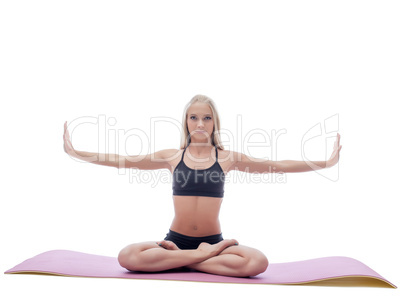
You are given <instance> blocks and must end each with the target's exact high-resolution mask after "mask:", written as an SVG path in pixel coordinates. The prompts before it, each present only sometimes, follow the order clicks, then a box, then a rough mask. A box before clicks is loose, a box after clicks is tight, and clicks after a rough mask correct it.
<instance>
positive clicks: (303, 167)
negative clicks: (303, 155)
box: [279, 160, 329, 173]
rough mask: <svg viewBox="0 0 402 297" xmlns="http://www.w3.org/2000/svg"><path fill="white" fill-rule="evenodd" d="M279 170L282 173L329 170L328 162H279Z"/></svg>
mask: <svg viewBox="0 0 402 297" xmlns="http://www.w3.org/2000/svg"><path fill="white" fill-rule="evenodd" d="M279 164H280V166H279V169H280V171H281V172H284V173H285V172H307V171H313V170H320V169H324V168H328V167H329V166H327V161H307V162H305V161H293V160H284V161H279Z"/></svg>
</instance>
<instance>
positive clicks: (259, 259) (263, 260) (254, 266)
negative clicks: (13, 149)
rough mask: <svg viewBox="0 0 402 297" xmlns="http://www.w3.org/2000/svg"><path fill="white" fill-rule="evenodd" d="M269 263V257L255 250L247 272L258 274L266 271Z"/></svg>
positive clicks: (251, 274)
mask: <svg viewBox="0 0 402 297" xmlns="http://www.w3.org/2000/svg"><path fill="white" fill-rule="evenodd" d="M268 265H269V261H268V258H267V257H266V256H265V255H264V254H263V253H262V252H260V251H258V250H257V251H256V252H254V253H253V254H252V255H251V257H250V261H249V263H248V265H247V268H246V269H247V273H246V274H248V275H249V276H256V275H258V274H260V273H263V272H265V270H267V268H268Z"/></svg>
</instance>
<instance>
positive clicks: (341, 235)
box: [0, 0, 402, 296]
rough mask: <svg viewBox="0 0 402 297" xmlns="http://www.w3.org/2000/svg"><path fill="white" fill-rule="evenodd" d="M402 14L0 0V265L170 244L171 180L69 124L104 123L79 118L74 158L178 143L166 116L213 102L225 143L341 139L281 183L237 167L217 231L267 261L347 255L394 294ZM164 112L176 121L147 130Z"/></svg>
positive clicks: (90, 282)
mask: <svg viewBox="0 0 402 297" xmlns="http://www.w3.org/2000/svg"><path fill="white" fill-rule="evenodd" d="M401 13H402V11H401V4H400V2H399V1H351V0H348V1H205V0H204V1H83V0H80V1H2V3H1V5H0V30H1V31H0V32H1V35H0V42H1V46H0V63H1V66H0V75H1V88H0V96H1V117H0V121H1V147H0V149H1V157H2V158H1V159H2V162H1V168H2V170H1V185H2V186H1V206H0V220H1V238H2V244H1V246H0V251H1V253H0V257H1V258H0V272H4V271H6V270H7V269H9V268H11V267H13V266H15V265H16V264H18V263H20V262H22V261H23V260H25V259H27V258H30V257H32V256H34V255H37V254H39V253H42V252H44V251H47V250H52V249H69V250H75V251H81V252H86V253H93V254H99V255H107V256H117V254H118V252H119V251H120V249H121V248H123V247H124V246H126V245H127V244H130V243H132V242H139V241H146V240H160V239H163V237H164V236H165V234H166V233H167V231H168V228H169V226H170V223H171V220H172V218H173V207H172V199H171V195H172V192H171V183H169V182H166V181H165V182H161V181H159V182H156V185H155V184H152V183H151V182H135V180H133V179H132V175H131V177H130V174H129V172H128V171H127V172H126V173H125V174H123V173H122V172H119V171H118V170H117V169H115V168H111V167H104V166H99V165H93V164H90V163H83V162H80V161H78V160H74V159H72V158H70V157H69V156H68V155H66V154H65V153H64V151H63V138H62V135H63V124H64V122H65V121H68V122H69V123H77V122H79V121H87V122H88V121H94V120H95V121H97V120H98V119H107V120H109V119H110V122H108V123H110V124H114V125H113V126H112V125H109V124H107V125H106V126H105V129H106V130H103V131H106V132H102V130H101V132H99V127H100V125H96V124H89V123H87V124H81V125H79V126H76V129H75V130H74V131H73V133H72V137H73V145H74V146H75V148H76V149H78V150H84V151H91V152H97V151H101V152H117V151H118V153H120V154H122V155H129V154H132V155H135V154H146V153H149V152H151V151H155V150H160V149H166V148H179V143H180V133H179V130H178V129H177V126H175V125H174V124H172V123H173V122H174V121H176V122H178V123H180V122H181V117H182V112H183V109H184V106H185V104H186V103H187V102H188V101H189V100H190V99H191V98H192V97H193V96H194V95H196V94H205V95H207V96H209V97H211V98H212V99H213V100H214V101H215V103H216V105H217V107H218V111H219V113H220V116H221V124H222V129H225V130H226V131H229V132H230V133H232V134H233V135H234V136H233V140H232V142H231V143H230V142H227V143H226V146H225V148H226V149H231V150H235V151H242V152H244V153H247V154H249V155H252V156H254V157H260V158H270V159H274V160H286V159H287V160H302V159H303V158H304V157H308V159H310V160H324V159H325V158H327V157H329V154H330V152H331V150H332V145H333V141H334V140H335V138H334V136H335V135H336V132H339V133H340V134H341V144H342V145H343V148H342V151H341V159H340V162H339V164H338V166H336V167H333V168H331V169H328V170H323V171H319V172H308V173H294V174H287V175H286V182H282V183H279V182H274V181H272V176H271V181H270V182H269V181H265V182H263V181H260V182H258V181H255V180H254V181H251V180H250V176H251V175H249V174H245V175H240V174H239V173H235V174H237V177H240V176H242V177H243V178H244V177H245V176H246V177H247V176H248V177H249V180H248V181H243V182H239V181H237V182H235V181H234V176H236V175H235V174H233V173H234V172H231V175H230V176H228V177H227V178H231V179H230V180H228V181H227V183H226V185H225V197H224V202H223V208H222V212H221V224H222V231H223V235H224V237H225V238H236V239H237V240H238V241H239V242H240V243H241V244H244V245H248V246H253V247H255V248H258V249H260V250H261V251H263V252H264V253H265V254H266V255H267V257H268V258H269V260H270V262H271V263H278V262H288V261H298V260H306V259H311V258H319V257H326V256H347V257H352V258H355V259H358V260H360V261H362V262H364V263H365V264H367V265H368V266H370V267H371V268H373V269H374V270H376V271H377V272H378V273H380V274H381V275H383V276H384V277H386V278H387V279H389V280H390V281H391V282H393V283H395V284H396V285H399V286H401V285H402V282H401V276H402V275H401V273H400V267H401V265H402V259H401V256H400V250H401V243H400V242H401V241H400V232H401V231H400V226H401V216H400V199H401V191H400V176H401V174H400V166H401V165H402V164H401V161H400V149H401V141H400V128H401V119H400V109H399V108H397V101H398V99H401V95H402V91H401V81H402V74H401V69H402V59H401V54H400V53H401V52H402V44H401V38H400V37H401V27H402V21H401V17H400V16H401ZM161 117H166V118H168V119H170V120H165V122H163V121H159V122H157V124H156V125H154V126H152V121H153V120H154V121H155V120H158V119H160V118H161ZM155 118H156V119H155ZM329 118H330V120H327V124H329V125H327V126H324V123H325V120H326V119H329ZM239 119H241V123H240V122H239ZM319 124H321V128H322V131H323V132H322V135H320V133H319V134H316V135H318V137H316V138H314V139H310V140H309V141H308V142H305V146H304V149H305V151H304V155H303V154H302V153H303V151H302V147H303V143H304V142H303V137H305V135H307V132H308V131H309V130H310V129H311V128H313V127H315V128H317V127H318V128H319V126H317V125H319ZM325 127H332V128H331V129H329V128H327V130H328V131H329V130H331V131H329V132H328V133H326V130H325ZM136 129H137V130H136ZM118 130H120V131H122V134H120V135H121V137H120V138H119V139H118V140H117V136H116V137H115V138H113V136H114V135H119V134H118V133H117V131H118ZM262 130H264V131H266V135H272V133H273V132H272V131H274V130H275V131H279V130H283V131H286V133H284V134H282V135H280V136H279V137H278V138H277V139H276V141H275V143H274V141H272V140H273V139H267V138H265V141H267V142H268V143H269V141H271V144H272V145H271V147H268V146H266V147H255V148H252V149H250V150H249V151H245V148H244V147H242V146H241V144H242V143H244V142H246V135H247V133H252V134H251V135H252V136H251V138H250V139H249V140H248V141H249V142H256V143H258V142H259V143H260V144H255V146H261V143H262V142H264V136H263V134H261V133H260V135H257V134H253V133H255V132H256V131H260V132H261V131H262ZM335 130H337V131H335ZM139 131H142V132H139ZM239 131H240V132H239ZM253 131H254V132H253ZM314 131H316V130H314ZM334 131H335V132H334ZM229 132H227V133H229ZM310 132H311V131H310ZM102 133H103V134H102ZM105 133H106V134H105ZM113 133H114V134H113ZM136 133H137V134H138V135H142V137H141V136H138V137H137V136H135V135H134V134H136ZM141 133H142V134H141ZM240 134H242V135H241V136H240ZM106 136H108V142H107V143H109V144H110V145H108V146H106V145H105V144H106V141H107V139H106ZM102 137H103V138H102ZM224 140H225V139H224ZM304 140H305V138H304ZM113 143H115V144H116V145H114V144H113ZM151 144H152V145H151ZM113 147H114V148H113ZM162 172H163V174H164V175H165V176H166V175H167V173H168V171H167V170H160V171H159V174H161V173H162ZM148 173H152V172H150V171H148ZM153 173H154V174H156V173H157V171H153ZM137 174H139V173H138V172H137ZM141 176H142V175H141ZM142 177H144V178H145V176H142ZM148 177H149V176H148ZM260 178H262V176H260ZM265 179H266V180H268V179H269V175H265ZM137 180H138V179H137ZM0 282H1V286H0V291H4V292H7V296H23V295H27V294H29V295H30V296H54V295H55V294H57V296H71V295H72V294H73V295H74V296H88V295H89V294H91V295H94V296H111V295H113V296H134V295H136V296H138V294H144V291H143V290H144V289H145V290H147V291H146V294H147V295H148V294H149V295H151V296H154V295H155V296H156V295H163V296H166V294H170V293H172V294H173V292H174V294H175V295H177V296H185V295H186V296H187V294H189V293H191V295H192V296H205V294H209V293H211V292H216V293H223V292H224V293H225V294H228V295H231V296H244V295H246V294H247V295H249V296H251V295H253V296H254V295H256V294H259V295H258V296H268V295H272V294H275V296H288V295H291V294H309V295H310V296H322V295H323V294H325V296H338V295H339V294H343V295H345V296H356V295H357V294H359V295H360V294H364V295H365V296H379V295H381V296H396V295H400V289H398V290H391V289H379V288H331V287H311V286H308V287H305V286H303V287H300V286H296V287H292V286H265V285H264V286H255V285H254V286H253V285H230V284H207V283H186V282H166V281H140V280H131V281H125V280H113V279H80V278H62V277H44V276H30V275H0ZM190 290H191V291H190ZM263 294H264V295H263ZM168 296H169V295H168Z"/></svg>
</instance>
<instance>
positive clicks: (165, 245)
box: [156, 240, 180, 251]
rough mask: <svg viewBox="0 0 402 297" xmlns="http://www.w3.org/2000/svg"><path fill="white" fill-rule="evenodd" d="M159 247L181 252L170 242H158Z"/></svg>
mask: <svg viewBox="0 0 402 297" xmlns="http://www.w3.org/2000/svg"><path fill="white" fill-rule="evenodd" d="M156 244H157V245H159V246H160V247H163V248H164V249H166V250H172V251H173V250H180V249H179V247H178V246H177V245H176V244H175V243H174V242H173V241H170V240H162V241H157V242H156Z"/></svg>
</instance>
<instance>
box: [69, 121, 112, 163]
mask: <svg viewBox="0 0 402 297" xmlns="http://www.w3.org/2000/svg"><path fill="white" fill-rule="evenodd" d="M63 140H64V151H65V152H66V153H67V154H68V155H70V156H71V157H74V158H77V159H80V160H83V161H86V162H90V163H93V164H98V165H104V166H111V167H116V168H118V167H119V158H120V156H119V155H117V154H101V153H90V152H84V151H78V150H76V149H74V147H73V144H72V143H71V138H70V133H68V129H67V122H65V123H64V135H63Z"/></svg>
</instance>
